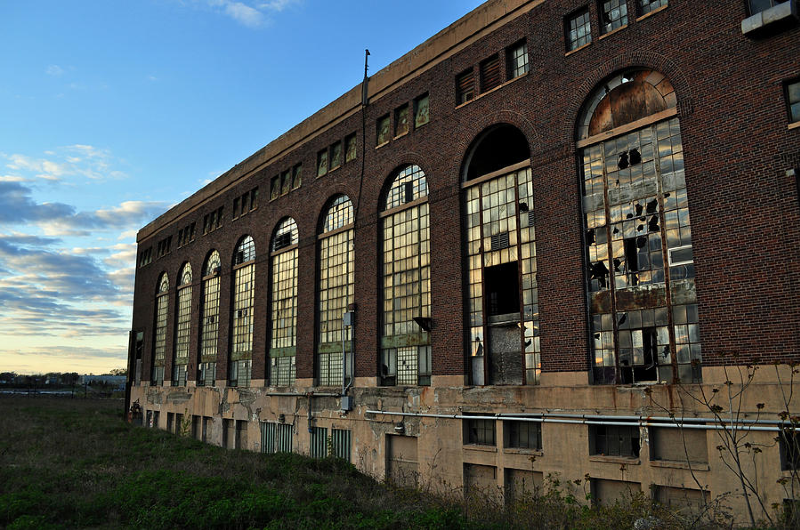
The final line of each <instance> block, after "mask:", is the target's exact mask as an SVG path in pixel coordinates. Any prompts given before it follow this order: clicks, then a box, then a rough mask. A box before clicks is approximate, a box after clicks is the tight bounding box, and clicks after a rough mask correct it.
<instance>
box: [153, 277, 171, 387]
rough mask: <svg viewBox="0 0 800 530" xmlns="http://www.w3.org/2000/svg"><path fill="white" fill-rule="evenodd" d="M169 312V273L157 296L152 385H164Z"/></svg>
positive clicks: (161, 282)
mask: <svg viewBox="0 0 800 530" xmlns="http://www.w3.org/2000/svg"><path fill="white" fill-rule="evenodd" d="M168 312H169V277H168V276H167V273H166V272H165V273H163V274H162V275H161V279H160V280H159V282H158V293H157V294H156V315H155V317H156V325H155V341H154V344H153V374H152V378H151V379H152V383H153V384H154V385H161V384H163V383H164V365H165V364H166V353H167V313H168Z"/></svg>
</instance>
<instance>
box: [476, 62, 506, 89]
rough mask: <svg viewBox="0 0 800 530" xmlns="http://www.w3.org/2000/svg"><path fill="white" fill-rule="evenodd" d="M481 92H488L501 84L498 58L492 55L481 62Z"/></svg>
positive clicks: (501, 78)
mask: <svg viewBox="0 0 800 530" xmlns="http://www.w3.org/2000/svg"><path fill="white" fill-rule="evenodd" d="M480 71H481V92H482V93H483V92H488V91H490V90H492V89H493V88H497V87H499V86H500V85H501V84H502V83H503V77H502V75H501V72H500V56H499V55H494V56H492V57H489V58H488V59H486V60H485V61H483V62H481V65H480Z"/></svg>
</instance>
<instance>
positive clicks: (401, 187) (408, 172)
mask: <svg viewBox="0 0 800 530" xmlns="http://www.w3.org/2000/svg"><path fill="white" fill-rule="evenodd" d="M427 196H428V180H427V179H426V178H425V172H424V171H422V169H420V167H419V166H417V165H410V166H406V167H404V168H403V169H401V170H400V171H398V172H397V174H396V175H395V177H394V180H393V181H392V185H391V187H390V188H389V191H388V192H387V193H386V202H385V203H384V208H383V209H384V210H391V209H392V208H397V207H398V206H402V205H404V204H408V203H409V202H413V201H415V200H417V199H422V198H424V197H427Z"/></svg>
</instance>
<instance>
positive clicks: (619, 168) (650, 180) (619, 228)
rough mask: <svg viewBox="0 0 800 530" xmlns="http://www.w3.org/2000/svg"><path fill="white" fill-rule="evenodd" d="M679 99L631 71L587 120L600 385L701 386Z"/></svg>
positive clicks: (589, 109)
mask: <svg viewBox="0 0 800 530" xmlns="http://www.w3.org/2000/svg"><path fill="white" fill-rule="evenodd" d="M676 114H677V113H676V97H675V92H674V90H673V88H672V85H671V83H670V82H669V80H668V79H666V78H665V77H664V75H662V74H660V73H658V72H655V71H652V70H632V71H627V72H623V73H621V74H618V75H616V76H614V77H613V78H611V79H609V80H608V81H606V82H605V83H604V84H603V86H601V87H600V88H598V89H597V90H596V91H595V93H594V94H593V95H592V96H591V97H590V98H589V100H588V103H587V105H586V106H585V108H584V111H583V114H582V116H581V118H580V122H579V127H578V147H579V148H580V149H581V151H580V161H581V167H582V181H583V213H584V222H585V229H586V244H587V264H586V266H587V278H588V285H587V295H588V303H589V312H590V315H591V330H592V338H593V345H592V346H593V353H594V362H593V364H594V370H593V371H594V381H595V382H596V383H636V382H640V381H664V382H671V381H676V380H680V381H683V382H696V381H700V376H701V371H700V361H701V352H700V330H699V325H698V314H697V313H698V312H697V296H696V292H695V283H694V263H693V256H692V232H691V225H690V222H689V204H688V200H687V196H686V181H685V176H684V168H683V148H682V144H681V134H680V125H679V122H678V118H677V115H676Z"/></svg>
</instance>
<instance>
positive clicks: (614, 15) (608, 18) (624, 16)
mask: <svg viewBox="0 0 800 530" xmlns="http://www.w3.org/2000/svg"><path fill="white" fill-rule="evenodd" d="M600 21H601V22H602V26H601V29H602V31H603V33H608V32H610V31H614V30H615V29H617V28H621V27H622V26H627V25H628V3H627V0H601V2H600Z"/></svg>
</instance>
